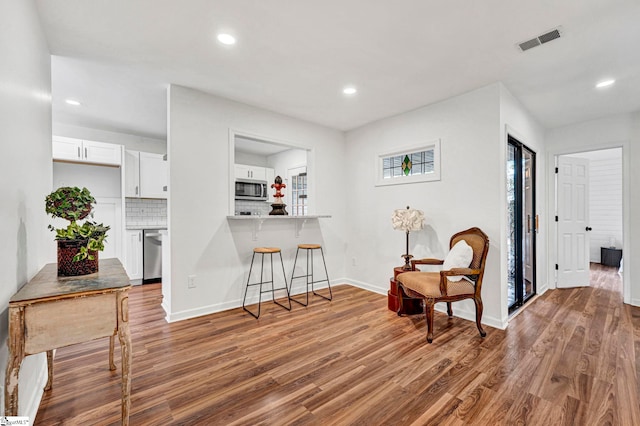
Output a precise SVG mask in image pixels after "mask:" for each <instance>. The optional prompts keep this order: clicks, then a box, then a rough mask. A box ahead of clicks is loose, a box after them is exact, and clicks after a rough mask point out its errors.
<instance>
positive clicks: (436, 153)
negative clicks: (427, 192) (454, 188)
mask: <svg viewBox="0 0 640 426" xmlns="http://www.w3.org/2000/svg"><path fill="white" fill-rule="evenodd" d="M430 149H433V172H432V173H427V174H423V175H415V176H404V175H402V176H398V177H392V178H389V179H384V177H383V175H382V173H383V172H382V161H383V159H384V158H386V157H391V156H395V155H404V154H409V153H414V152H421V151H429V150H430ZM440 168H441V161H440V139H436V140H434V141H431V142H428V143H423V144H420V145H414V146H408V147H403V148H396V149H394V150H393V151H386V152H383V153H380V154H378V155H376V157H375V170H376V184H375V185H376V186H386V185H401V184H405V183H418V182H433V181H439V180H440Z"/></svg>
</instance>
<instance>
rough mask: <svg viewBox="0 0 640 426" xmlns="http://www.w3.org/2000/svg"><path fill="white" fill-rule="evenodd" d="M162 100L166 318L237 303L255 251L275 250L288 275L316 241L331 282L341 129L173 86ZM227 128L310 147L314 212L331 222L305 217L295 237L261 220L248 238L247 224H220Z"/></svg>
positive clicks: (337, 243)
mask: <svg viewBox="0 0 640 426" xmlns="http://www.w3.org/2000/svg"><path fill="white" fill-rule="evenodd" d="M168 103H169V111H168V117H169V118H168V120H169V125H168V128H169V137H168V151H169V158H170V160H171V161H170V171H169V174H170V185H169V188H170V198H169V202H168V221H169V232H170V234H171V242H172V246H171V254H170V255H171V277H170V279H171V294H170V295H168V296H169V300H170V306H169V309H170V311H171V312H170V313H169V315H168V317H169V319H170V320H174V319H180V318H186V317H189V316H195V315H202V314H206V313H209V312H215V311H219V310H223V309H228V308H232V307H237V306H240V305H241V304H242V296H243V294H244V286H245V283H246V281H245V280H246V274H247V272H248V271H247V269H248V265H249V262H250V260H251V254H252V249H253V248H254V247H256V246H261V245H275V246H278V247H280V248H281V249H282V252H283V257H284V261H285V267H286V271H287V275H288V276H290V269H289V268H290V267H292V263H293V256H294V255H295V248H296V246H297V244H299V243H303V242H311V241H318V242H320V243H322V244H323V245H324V247H325V255H326V256H327V266H328V267H329V274H330V277H331V278H332V280H337V281H338V282H341V279H342V278H343V277H344V262H343V261H344V245H345V230H346V219H345V217H346V207H345V203H344V198H343V196H342V195H336V192H338V193H339V192H341V191H342V190H343V189H342V188H344V185H345V172H344V170H345V165H346V162H344V157H345V156H344V139H343V135H342V133H341V132H339V131H337V130H332V129H328V128H325V127H321V126H318V125H315V124H311V123H307V122H304V121H301V120H297V119H293V118H290V117H287V116H283V115H280V114H276V113H272V112H269V111H266V110H262V109H259V108H255V107H251V106H248V105H244V104H241V103H237V102H233V101H230V100H226V99H223V98H219V97H216V96H213V95H208V94H205V93H202V92H199V91H196V90H192V89H188V88H185V87H181V86H175V85H172V86H171V87H170V89H169V99H168ZM231 130H235V131H238V132H241V133H243V134H251V135H254V136H255V137H256V138H258V139H260V138H262V139H265V140H278V141H282V142H288V143H289V144H291V145H294V146H300V147H303V148H309V149H311V150H312V151H311V153H310V161H309V168H310V173H311V180H312V182H315V185H316V187H315V190H314V197H315V200H316V203H315V208H316V213H322V214H330V215H332V218H330V219H315V220H310V221H309V222H308V223H307V224H306V225H305V226H304V228H303V229H302V231H301V235H300V237H299V238H296V237H295V229H294V224H293V223H292V222H283V221H277V222H273V221H272V222H266V223H264V224H263V225H262V229H261V230H260V231H259V232H258V234H257V240H255V241H254V240H253V239H252V237H253V229H254V228H253V222H249V221H233V220H227V218H226V216H227V214H228V211H229V205H230V203H229V200H230V198H229V197H230V196H231V194H230V190H231V187H232V179H233V170H232V169H230V160H231V159H232V157H233V155H232V153H231V152H229V146H230V143H229V137H230V131H231ZM194 153H197V155H194ZM345 197H346V195H345ZM189 275H196V279H195V282H196V288H193V289H188V288H187V277H188V276H189Z"/></svg>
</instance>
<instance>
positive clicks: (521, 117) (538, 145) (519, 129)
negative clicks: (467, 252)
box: [499, 84, 549, 321]
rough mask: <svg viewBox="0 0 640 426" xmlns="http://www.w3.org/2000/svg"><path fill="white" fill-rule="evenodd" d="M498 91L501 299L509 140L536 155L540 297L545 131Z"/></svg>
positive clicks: (540, 284)
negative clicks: (500, 189) (518, 143)
mask: <svg viewBox="0 0 640 426" xmlns="http://www.w3.org/2000/svg"><path fill="white" fill-rule="evenodd" d="M499 87H500V140H501V145H500V164H501V165H502V166H501V167H502V171H501V172H500V188H502V189H504V190H502V192H501V197H500V204H499V205H500V210H499V214H500V221H501V222H500V223H501V224H500V232H501V240H500V246H501V247H505V250H503V251H502V256H501V258H500V271H501V277H502V280H501V297H502V300H503V301H506V300H507V291H508V289H507V287H508V281H507V277H508V266H507V261H508V259H507V256H508V253H507V250H506V247H507V238H508V227H509V225H508V223H509V221H508V213H507V198H506V187H507V180H506V179H507V170H506V164H507V144H508V136H509V135H511V136H513V137H515V138H516V139H517V140H518V141H519V142H520V143H522V144H524V145H526V146H527V147H528V148H529V149H531V150H532V151H533V152H535V154H536V170H535V173H536V195H535V205H536V214H537V215H538V218H539V221H538V222H539V229H538V233H537V234H536V293H537V294H542V293H544V292H545V291H546V290H547V289H548V288H549V284H548V283H549V279H548V274H547V271H548V268H547V263H548V251H547V235H548V231H547V222H546V221H545V218H546V217H547V214H546V211H547V204H546V201H547V200H546V174H545V171H546V152H545V144H544V129H543V128H542V127H541V126H540V125H539V124H538V123H537V122H536V121H535V120H534V119H533V118H532V117H531V115H530V114H529V112H528V111H527V110H526V109H525V108H524V107H523V106H522V105H521V104H520V102H519V101H518V100H517V99H516V98H515V97H514V96H513V95H512V94H511V93H510V92H509V91H508V90H507V88H506V87H504V85H502V84H499ZM507 316H508V309H507V304H506V303H504V302H503V304H502V305H501V318H502V319H503V321H504V320H506V318H507Z"/></svg>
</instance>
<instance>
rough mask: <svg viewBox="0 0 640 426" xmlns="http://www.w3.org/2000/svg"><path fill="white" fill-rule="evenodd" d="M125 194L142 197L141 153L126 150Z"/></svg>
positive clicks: (126, 195)
mask: <svg viewBox="0 0 640 426" xmlns="http://www.w3.org/2000/svg"><path fill="white" fill-rule="evenodd" d="M124 196H125V197H132V198H135V197H140V153H139V152H138V151H129V150H126V151H125V152H124Z"/></svg>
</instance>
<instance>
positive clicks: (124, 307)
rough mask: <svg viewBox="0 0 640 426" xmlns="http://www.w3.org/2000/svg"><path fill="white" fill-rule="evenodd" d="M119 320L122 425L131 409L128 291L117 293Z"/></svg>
mask: <svg viewBox="0 0 640 426" xmlns="http://www.w3.org/2000/svg"><path fill="white" fill-rule="evenodd" d="M118 301H119V303H118V306H119V307H120V310H119V317H120V318H119V321H118V338H119V339H120V349H121V350H122V425H123V426H128V425H129V410H130V409H131V358H132V356H131V333H130V331H129V297H128V292H119V293H118Z"/></svg>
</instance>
